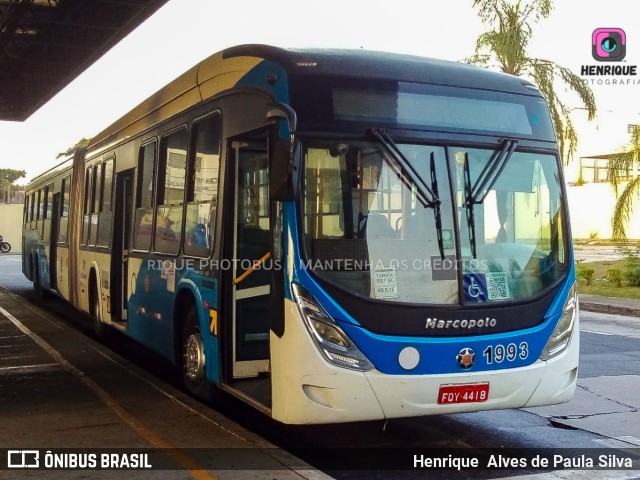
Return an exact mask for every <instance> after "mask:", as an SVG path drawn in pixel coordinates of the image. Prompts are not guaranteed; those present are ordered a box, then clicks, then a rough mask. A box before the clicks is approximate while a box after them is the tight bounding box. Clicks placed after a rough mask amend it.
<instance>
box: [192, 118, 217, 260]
mask: <svg viewBox="0 0 640 480" xmlns="http://www.w3.org/2000/svg"><path fill="white" fill-rule="evenodd" d="M192 132H193V142H192V145H195V153H193V154H192V155H191V158H190V159H189V172H190V180H191V181H190V183H189V186H188V191H187V202H188V203H187V215H186V225H185V230H184V253H185V254H187V255H194V256H198V257H208V256H209V253H210V252H211V249H212V247H213V240H214V237H213V235H214V232H215V222H216V206H217V202H218V174H219V169H220V139H221V121H220V115H219V114H218V113H216V114H215V115H214V116H212V117H209V118H207V119H205V120H203V121H200V122H198V123H196V124H195V125H194V127H193V130H192Z"/></svg>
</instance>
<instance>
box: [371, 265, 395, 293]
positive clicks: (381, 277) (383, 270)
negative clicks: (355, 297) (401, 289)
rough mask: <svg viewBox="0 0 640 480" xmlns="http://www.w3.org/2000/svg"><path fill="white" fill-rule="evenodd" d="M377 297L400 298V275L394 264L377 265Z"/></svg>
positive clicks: (375, 271)
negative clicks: (398, 275) (397, 273)
mask: <svg viewBox="0 0 640 480" xmlns="http://www.w3.org/2000/svg"><path fill="white" fill-rule="evenodd" d="M373 276H374V280H375V287H374V288H375V296H376V298H398V277H397V275H396V269H395V267H393V266H392V265H390V266H388V267H387V266H381V267H377V268H376V269H375V270H374V271H373Z"/></svg>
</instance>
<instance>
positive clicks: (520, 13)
mask: <svg viewBox="0 0 640 480" xmlns="http://www.w3.org/2000/svg"><path fill="white" fill-rule="evenodd" d="M473 6H474V7H476V8H478V15H479V17H480V19H481V20H482V22H483V23H484V24H486V25H488V26H489V27H491V28H492V30H489V31H488V32H485V33H483V34H481V35H480V36H479V37H478V39H477V40H476V52H475V54H474V55H473V56H472V57H471V58H469V59H468V62H469V63H473V64H476V65H484V66H487V67H497V68H499V69H501V70H502V71H503V72H504V73H509V74H511V75H516V76H522V77H525V78H528V79H529V80H531V81H533V82H534V83H535V84H536V85H537V86H538V88H539V89H540V91H541V92H542V95H543V96H544V97H545V98H546V99H547V103H548V104H549V110H550V112H551V120H552V122H553V126H554V128H555V131H556V135H557V137H558V145H559V148H560V155H561V157H562V159H563V162H564V163H565V164H567V163H568V162H569V159H570V158H571V157H572V156H573V154H574V153H575V151H576V148H577V145H578V134H577V132H576V130H575V128H574V125H573V122H572V121H571V116H570V112H571V110H573V109H571V108H569V107H567V105H566V103H564V102H563V101H562V100H561V99H560V97H559V95H558V92H559V91H560V90H559V88H558V85H559V84H562V83H563V84H565V85H566V86H568V87H569V89H570V90H572V91H573V92H574V93H575V94H577V97H578V99H579V101H580V102H581V104H582V105H584V110H586V111H587V118H588V119H589V120H593V119H594V118H595V115H596V103H595V99H594V97H593V92H592V91H591V89H590V88H589V87H588V86H587V84H586V83H584V82H583V81H582V79H581V78H580V77H579V76H578V75H576V74H575V73H573V72H571V71H570V70H568V69H566V68H564V67H561V66H560V65H558V64H556V63H554V62H552V61H550V60H545V59H541V58H532V57H529V56H528V55H527V46H528V45H529V41H530V40H531V35H532V29H531V27H532V25H533V24H535V23H537V22H539V21H540V20H541V19H544V18H547V17H549V14H550V13H551V10H552V8H553V6H552V1H551V0H517V1H515V2H512V3H509V2H508V1H507V0H473Z"/></svg>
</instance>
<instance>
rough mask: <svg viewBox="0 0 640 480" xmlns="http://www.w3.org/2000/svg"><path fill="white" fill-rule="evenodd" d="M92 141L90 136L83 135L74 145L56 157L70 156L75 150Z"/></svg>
mask: <svg viewBox="0 0 640 480" xmlns="http://www.w3.org/2000/svg"><path fill="white" fill-rule="evenodd" d="M90 142H91V139H90V138H84V137H83V138H81V139H80V140H78V141H77V142H76V144H75V145H74V146H73V147H69V148H67V149H66V150H65V151H64V152H60V153H59V154H58V156H57V157H56V158H60V157H68V156H70V155H72V154H73V152H75V151H76V150H77V149H78V148H80V147H86V146H87V145H89V143H90Z"/></svg>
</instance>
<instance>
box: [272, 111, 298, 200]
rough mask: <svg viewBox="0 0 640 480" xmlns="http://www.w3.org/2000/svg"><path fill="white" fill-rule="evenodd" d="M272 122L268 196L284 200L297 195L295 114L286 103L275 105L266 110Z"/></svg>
mask: <svg viewBox="0 0 640 480" xmlns="http://www.w3.org/2000/svg"><path fill="white" fill-rule="evenodd" d="M267 119H268V120H272V121H273V123H272V125H271V127H270V128H269V196H270V197H271V199H272V200H278V201H281V202H286V201H288V200H293V199H295V198H296V195H297V193H298V192H297V183H298V182H297V179H298V177H299V174H298V172H299V165H297V162H296V161H295V158H296V156H295V155H294V151H293V148H292V146H293V132H294V131H295V128H296V114H295V112H294V111H293V110H292V109H291V108H290V107H288V106H286V105H280V104H278V105H276V106H274V108H273V109H271V110H269V112H267Z"/></svg>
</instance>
